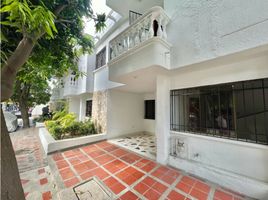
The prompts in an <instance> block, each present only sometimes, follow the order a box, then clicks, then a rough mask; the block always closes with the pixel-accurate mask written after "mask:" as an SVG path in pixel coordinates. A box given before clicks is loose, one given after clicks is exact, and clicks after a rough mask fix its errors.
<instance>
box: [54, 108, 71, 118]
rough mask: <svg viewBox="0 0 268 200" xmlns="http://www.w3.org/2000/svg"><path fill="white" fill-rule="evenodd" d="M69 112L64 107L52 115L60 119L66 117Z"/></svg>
mask: <svg viewBox="0 0 268 200" xmlns="http://www.w3.org/2000/svg"><path fill="white" fill-rule="evenodd" d="M67 114H68V112H67V110H66V109H63V110H62V111H56V112H54V113H53V117H52V120H58V119H60V118H62V117H64V116H65V115H67Z"/></svg>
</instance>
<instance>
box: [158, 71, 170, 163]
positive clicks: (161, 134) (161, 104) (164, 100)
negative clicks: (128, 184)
mask: <svg viewBox="0 0 268 200" xmlns="http://www.w3.org/2000/svg"><path fill="white" fill-rule="evenodd" d="M169 90H170V80H169V78H168V77H167V76H162V75H160V76H158V77H157V82H156V138H157V157H156V159H157V162H159V163H161V164H167V162H168V154H169V135H170V133H169V129H170V128H169V127H170V93H169Z"/></svg>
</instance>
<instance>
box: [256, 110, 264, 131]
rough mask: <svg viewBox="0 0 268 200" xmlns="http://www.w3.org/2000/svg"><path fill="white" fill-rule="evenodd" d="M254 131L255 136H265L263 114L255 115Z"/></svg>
mask: <svg viewBox="0 0 268 200" xmlns="http://www.w3.org/2000/svg"><path fill="white" fill-rule="evenodd" d="M256 129H257V134H260V135H264V134H265V113H261V114H258V115H256Z"/></svg>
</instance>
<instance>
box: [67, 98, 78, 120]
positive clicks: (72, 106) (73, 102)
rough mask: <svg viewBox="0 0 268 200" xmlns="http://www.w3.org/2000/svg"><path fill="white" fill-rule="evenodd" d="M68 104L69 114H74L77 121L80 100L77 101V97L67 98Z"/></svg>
mask: <svg viewBox="0 0 268 200" xmlns="http://www.w3.org/2000/svg"><path fill="white" fill-rule="evenodd" d="M68 103H69V112H70V113H71V112H72V113H75V114H76V117H77V119H79V112H80V99H79V97H70V98H68Z"/></svg>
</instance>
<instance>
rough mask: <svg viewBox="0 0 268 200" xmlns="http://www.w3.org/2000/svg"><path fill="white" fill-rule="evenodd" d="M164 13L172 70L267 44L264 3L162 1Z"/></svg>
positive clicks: (263, 0) (241, 0) (246, 0)
mask: <svg viewBox="0 0 268 200" xmlns="http://www.w3.org/2000/svg"><path fill="white" fill-rule="evenodd" d="M164 9H165V11H166V12H167V14H168V15H169V16H170V18H171V22H170V24H168V27H167V36H168V41H169V42H170V43H172V45H173V48H172V50H171V65H172V67H174V68H176V67H180V66H184V65H188V64H192V63H196V62H200V61H203V60H208V59H212V58H215V57H217V56H222V55H226V54H230V53H234V52H238V51H241V50H245V49H249V48H252V47H256V46H259V45H263V44H267V43H268V37H267V35H268V12H267V10H268V1H266V0H258V1H252V0H236V1H233V0H213V1H207V0H180V1H177V0H165V1H164Z"/></svg>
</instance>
